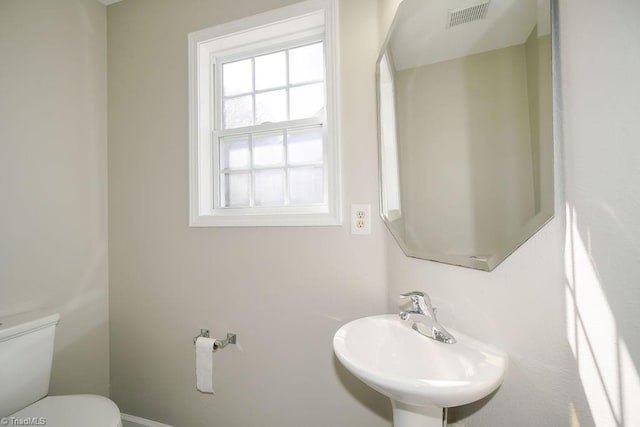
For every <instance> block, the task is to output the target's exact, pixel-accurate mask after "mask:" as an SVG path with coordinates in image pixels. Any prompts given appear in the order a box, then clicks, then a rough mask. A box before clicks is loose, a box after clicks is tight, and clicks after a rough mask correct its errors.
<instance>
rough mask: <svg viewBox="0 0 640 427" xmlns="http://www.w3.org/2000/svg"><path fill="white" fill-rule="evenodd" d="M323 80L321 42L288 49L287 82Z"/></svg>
mask: <svg viewBox="0 0 640 427" xmlns="http://www.w3.org/2000/svg"><path fill="white" fill-rule="evenodd" d="M318 80H324V52H323V46H322V43H316V44H312V45H309V46H303V47H299V48H296V49H291V50H290V51H289V83H291V84H298V83H305V82H313V81H318Z"/></svg>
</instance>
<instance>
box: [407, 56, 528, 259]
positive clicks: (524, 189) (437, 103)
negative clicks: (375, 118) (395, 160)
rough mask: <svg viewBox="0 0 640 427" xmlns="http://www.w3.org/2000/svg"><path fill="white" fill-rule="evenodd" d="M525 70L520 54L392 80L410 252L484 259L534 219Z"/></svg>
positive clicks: (473, 59)
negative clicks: (479, 256)
mask: <svg viewBox="0 0 640 427" xmlns="http://www.w3.org/2000/svg"><path fill="white" fill-rule="evenodd" d="M526 70H527V61H526V56H525V47H524V45H518V46H512V47H508V48H503V49H496V50H493V51H490V52H485V53H480V54H476V55H470V56H467V57H464V58H459V59H453V60H449V61H444V62H440V63H437V64H431V65H425V66H422V67H417V68H412V69H408V70H403V71H398V72H397V73H396V91H397V92H396V93H397V96H396V106H397V115H398V141H399V144H398V147H399V158H400V165H401V167H400V169H401V176H400V181H401V183H402V184H401V185H402V196H403V197H402V199H403V200H402V203H403V217H404V221H405V228H406V233H407V238H408V239H409V241H408V245H409V246H410V247H411V248H415V250H416V251H417V252H419V253H424V252H425V251H427V252H431V253H433V252H435V253H444V254H449V255H462V256H464V255H467V256H468V255H491V254H494V253H496V252H499V251H500V250H501V249H502V248H503V247H504V246H505V245H509V244H511V242H512V241H513V240H514V238H515V237H516V236H518V235H519V234H520V230H521V229H522V227H523V226H524V224H526V223H527V222H528V221H529V220H530V219H531V218H533V216H534V204H533V202H534V198H533V187H534V186H533V174H532V159H531V137H530V128H529V104H528V100H527V99H528V96H527V72H526ZM536 108H537V105H536ZM425 188H428V191H425ZM425 218H428V219H429V220H428V221H425Z"/></svg>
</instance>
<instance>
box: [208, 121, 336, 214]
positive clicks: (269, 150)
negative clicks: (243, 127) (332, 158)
mask: <svg viewBox="0 0 640 427" xmlns="http://www.w3.org/2000/svg"><path fill="white" fill-rule="evenodd" d="M219 149H220V155H219V159H220V180H219V182H220V195H221V201H220V202H221V203H220V204H221V207H222V208H250V207H262V206H315V205H322V204H325V203H326V202H327V201H326V191H325V190H326V189H325V174H326V162H325V143H324V137H323V129H322V126H320V125H317V126H306V127H297V128H291V129H282V130H280V131H271V132H249V133H246V134H241V135H233V136H227V137H220V142H219Z"/></svg>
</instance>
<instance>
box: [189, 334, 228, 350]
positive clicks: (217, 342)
mask: <svg viewBox="0 0 640 427" xmlns="http://www.w3.org/2000/svg"><path fill="white" fill-rule="evenodd" d="M201 337H202V338H210V337H211V335H210V333H209V330H208V329H200V335H198V336H197V337H194V338H193V345H195V344H196V341H197V340H198V338H201ZM235 343H236V334H232V333H227V338H225V339H223V340H215V341H214V343H213V351H216V350H220V349H221V348H225V347H226V346H228V345H229V344H235Z"/></svg>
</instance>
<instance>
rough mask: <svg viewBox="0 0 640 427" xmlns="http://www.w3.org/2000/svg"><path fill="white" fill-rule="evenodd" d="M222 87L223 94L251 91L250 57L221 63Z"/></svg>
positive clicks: (238, 93) (231, 94)
mask: <svg viewBox="0 0 640 427" xmlns="http://www.w3.org/2000/svg"><path fill="white" fill-rule="evenodd" d="M222 87H223V91H224V96H233V95H240V94H241V93H249V92H251V91H253V70H252V66H251V59H245V60H242V61H236V62H229V63H228V64H223V65H222Z"/></svg>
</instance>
